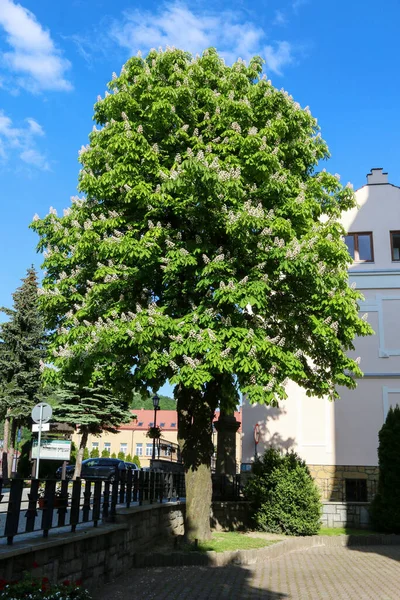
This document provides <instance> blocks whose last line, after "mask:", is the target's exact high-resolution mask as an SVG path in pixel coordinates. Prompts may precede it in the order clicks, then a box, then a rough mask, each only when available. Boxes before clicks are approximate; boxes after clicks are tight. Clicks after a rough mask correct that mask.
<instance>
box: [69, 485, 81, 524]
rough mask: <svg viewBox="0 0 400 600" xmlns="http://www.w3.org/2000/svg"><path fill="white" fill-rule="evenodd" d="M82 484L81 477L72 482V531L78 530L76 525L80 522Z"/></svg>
mask: <svg viewBox="0 0 400 600" xmlns="http://www.w3.org/2000/svg"><path fill="white" fill-rule="evenodd" d="M81 486H82V482H81V479H80V477H77V478H76V479H75V481H74V482H73V483H72V499H71V515H70V524H71V531H73V532H74V531H75V530H76V526H77V524H78V523H79V505H80V503H81Z"/></svg>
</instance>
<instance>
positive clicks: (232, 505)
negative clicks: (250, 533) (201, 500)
mask: <svg viewBox="0 0 400 600" xmlns="http://www.w3.org/2000/svg"><path fill="white" fill-rule="evenodd" d="M249 507H250V502H244V501H241V502H213V503H212V507H211V527H212V528H213V529H215V530H216V531H243V530H244V529H247V528H249V527H250V516H249Z"/></svg>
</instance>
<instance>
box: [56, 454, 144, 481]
mask: <svg viewBox="0 0 400 600" xmlns="http://www.w3.org/2000/svg"><path fill="white" fill-rule="evenodd" d="M137 468H138V467H137V465H135V464H134V463H126V462H124V461H123V460H119V459H118V458H87V459H86V460H84V461H82V470H81V477H82V479H105V480H106V481H111V482H112V481H114V480H115V476H116V474H117V473H121V472H122V471H124V472H125V471H127V470H128V469H131V470H136V469H137ZM74 470H75V465H68V466H67V469H66V478H67V479H72V477H73V475H74ZM61 473H62V467H59V468H58V469H57V471H56V477H57V478H58V479H60V478H61Z"/></svg>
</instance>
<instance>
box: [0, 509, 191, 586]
mask: <svg viewBox="0 0 400 600" xmlns="http://www.w3.org/2000/svg"><path fill="white" fill-rule="evenodd" d="M184 510H185V505H184V504H179V503H174V504H153V505H150V506H139V507H134V508H129V509H120V510H119V511H118V515H117V519H116V522H115V523H107V524H104V525H101V526H99V527H98V528H94V527H89V528H86V529H84V528H83V527H81V528H80V529H78V530H77V531H76V532H75V533H71V532H69V531H65V530H64V531H63V532H62V533H61V532H60V533H56V532H54V531H52V532H50V535H49V537H48V538H47V539H43V538H42V537H36V536H35V537H32V536H29V537H28V536H27V535H22V536H17V537H16V538H15V541H14V544H13V546H11V547H10V546H5V545H2V546H0V579H6V580H15V579H19V578H20V577H21V575H22V573H23V572H24V571H32V568H33V566H34V565H38V566H37V567H36V569H35V570H34V571H33V573H34V575H35V576H37V577H48V578H49V579H50V580H51V581H53V582H56V581H64V580H65V579H69V580H70V581H76V580H78V579H82V581H83V583H84V585H85V586H86V587H87V588H89V589H90V590H91V591H94V590H95V589H96V587H98V586H100V585H102V584H103V583H104V582H106V581H109V580H110V579H112V578H114V577H117V576H118V575H120V574H122V573H124V572H126V571H127V569H130V568H132V566H133V564H134V559H135V553H136V552H139V551H142V550H143V549H146V548H147V547H149V546H152V545H153V544H154V543H155V541H159V540H160V539H162V538H163V537H167V536H174V535H183V533H184Z"/></svg>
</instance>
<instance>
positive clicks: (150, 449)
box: [146, 444, 153, 456]
mask: <svg viewBox="0 0 400 600" xmlns="http://www.w3.org/2000/svg"><path fill="white" fill-rule="evenodd" d="M146 456H153V444H146Z"/></svg>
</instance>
